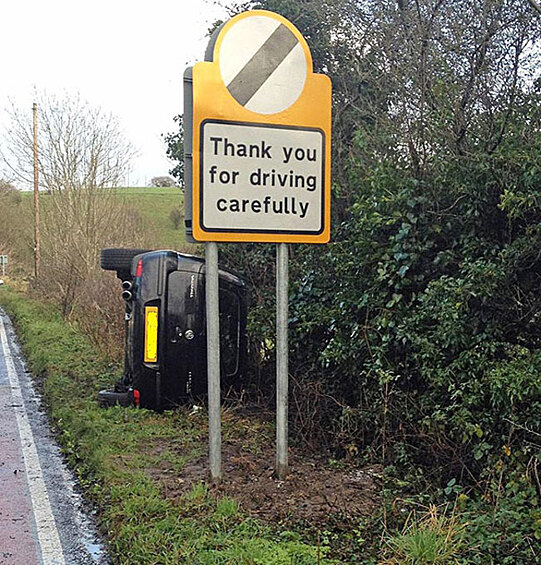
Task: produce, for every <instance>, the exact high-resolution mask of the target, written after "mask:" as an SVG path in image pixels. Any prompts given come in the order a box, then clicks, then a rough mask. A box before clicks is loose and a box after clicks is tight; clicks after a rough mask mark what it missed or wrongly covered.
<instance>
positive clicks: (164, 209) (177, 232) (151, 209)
mask: <svg viewBox="0 0 541 565" xmlns="http://www.w3.org/2000/svg"><path fill="white" fill-rule="evenodd" d="M113 190H114V191H115V192H116V193H117V195H118V198H119V199H122V200H124V201H125V202H126V203H127V204H128V205H129V206H131V207H133V209H134V210H135V211H136V212H137V214H139V217H140V219H141V223H142V226H141V227H142V231H143V234H144V239H145V241H144V245H145V246H148V247H153V248H156V249H157V248H162V249H163V248H165V249H175V250H177V251H184V252H188V253H194V254H195V253H197V246H195V245H190V244H187V243H186V240H185V237H184V193H183V191H182V190H181V189H180V188H178V187H160V188H152V187H145V186H136V187H119V188H115V189H113ZM22 195H23V202H24V204H25V206H28V207H30V206H32V203H33V200H32V199H33V193H32V192H24V193H22ZM40 200H41V201H42V205H45V206H46V202H47V194H40ZM175 208H178V209H180V211H181V214H182V221H181V224H180V227H179V228H178V229H175V227H174V225H173V222H172V221H171V218H170V214H171V212H172V210H174V209H175Z"/></svg>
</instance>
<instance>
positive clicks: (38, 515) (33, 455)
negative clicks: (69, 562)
mask: <svg viewBox="0 0 541 565" xmlns="http://www.w3.org/2000/svg"><path fill="white" fill-rule="evenodd" d="M0 341H1V342H2V349H3V351H4V359H5V363H6V368H7V372H8V377H9V384H10V386H11V395H12V397H13V401H14V402H13V404H14V405H15V408H14V410H15V414H16V417H17V427H18V428H19V436H20V438H21V448H22V452H23V458H24V465H25V468H26V478H27V481H28V487H29V491H30V498H31V499H32V507H33V511H34V518H35V521H36V528H37V533H38V542H39V545H40V549H41V557H42V560H43V564H44V565H65V563H66V562H65V560H64V553H63V551H62V544H61V543H60V537H59V535H58V530H57V528H56V522H55V519H54V516H53V512H52V510H51V503H50V501H49V495H48V494H47V487H46V486H45V482H44V480H43V474H42V471H41V465H40V463H39V457H38V452H37V449H36V444H35V442H34V436H33V434H32V429H31V428H30V424H29V422H28V414H27V413H26V408H25V403H24V399H23V395H22V391H21V384H20V382H19V376H18V375H17V372H16V371H15V365H14V363H13V358H12V356H11V350H10V348H9V344H8V339H7V335H6V330H5V327H4V322H3V320H2V318H0Z"/></svg>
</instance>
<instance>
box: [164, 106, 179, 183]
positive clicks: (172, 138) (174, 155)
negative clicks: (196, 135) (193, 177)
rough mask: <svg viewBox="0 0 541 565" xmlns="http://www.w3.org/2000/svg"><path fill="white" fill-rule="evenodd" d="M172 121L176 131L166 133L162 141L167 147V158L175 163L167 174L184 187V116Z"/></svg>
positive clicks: (176, 117)
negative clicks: (176, 127)
mask: <svg viewBox="0 0 541 565" xmlns="http://www.w3.org/2000/svg"><path fill="white" fill-rule="evenodd" d="M173 121H174V122H175V123H177V124H178V130H177V131H176V132H171V133H166V134H165V135H164V136H163V140H164V142H165V143H166V145H167V149H166V154H167V157H169V159H171V161H173V162H174V163H176V164H175V166H174V167H173V168H172V169H171V170H170V171H169V174H171V175H172V176H173V177H174V178H176V179H177V180H178V182H179V183H180V186H184V116H183V115H182V114H179V115H178V116H175V117H174V118H173Z"/></svg>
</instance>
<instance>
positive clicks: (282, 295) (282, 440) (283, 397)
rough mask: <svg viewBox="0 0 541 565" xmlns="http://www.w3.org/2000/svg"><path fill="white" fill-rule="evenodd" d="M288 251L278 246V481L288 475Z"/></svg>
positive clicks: (285, 245)
mask: <svg viewBox="0 0 541 565" xmlns="http://www.w3.org/2000/svg"><path fill="white" fill-rule="evenodd" d="M287 321H288V248H287V243H279V244H278V245H277V246H276V473H277V475H278V478H279V479H283V478H285V476H286V475H287V472H288V463H287V445H288V420H287V408H288V388H289V383H288V381H289V378H288V340H287Z"/></svg>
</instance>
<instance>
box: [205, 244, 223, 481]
mask: <svg viewBox="0 0 541 565" xmlns="http://www.w3.org/2000/svg"><path fill="white" fill-rule="evenodd" d="M205 261H206V302H207V371H208V406H209V464H210V478H211V480H212V482H213V483H219V482H220V481H221V479H222V430H221V416H222V414H221V405H220V404H221V403H220V313H219V294H218V293H219V290H218V244H217V243H216V242H213V241H210V242H207V243H206V244H205Z"/></svg>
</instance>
